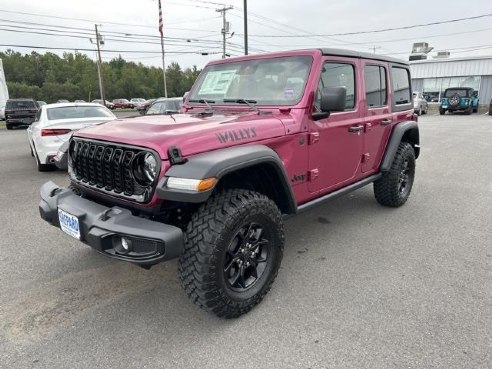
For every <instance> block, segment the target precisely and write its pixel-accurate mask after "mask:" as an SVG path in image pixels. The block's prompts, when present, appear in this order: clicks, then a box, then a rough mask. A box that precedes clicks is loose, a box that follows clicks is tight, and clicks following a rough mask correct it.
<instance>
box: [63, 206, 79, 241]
mask: <svg viewBox="0 0 492 369" xmlns="http://www.w3.org/2000/svg"><path fill="white" fill-rule="evenodd" d="M58 219H59V220H60V228H61V229H62V231H63V232H65V233H66V234H68V235H69V236H72V237H73V238H76V239H78V240H80V225H79V218H77V217H76V216H74V215H72V214H70V213H67V212H66V211H63V210H61V209H58Z"/></svg>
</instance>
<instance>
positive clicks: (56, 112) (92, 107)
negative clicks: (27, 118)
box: [27, 103, 116, 172]
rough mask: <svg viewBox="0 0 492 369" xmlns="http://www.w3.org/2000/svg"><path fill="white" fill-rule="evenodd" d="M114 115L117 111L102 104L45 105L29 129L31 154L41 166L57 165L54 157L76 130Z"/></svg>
mask: <svg viewBox="0 0 492 369" xmlns="http://www.w3.org/2000/svg"><path fill="white" fill-rule="evenodd" d="M114 119H116V117H115V115H114V114H113V113H112V112H111V111H109V110H108V109H107V108H105V107H104V106H101V105H99V104H91V103H85V104H75V103H65V104H48V105H43V106H42V107H41V109H40V110H39V111H38V113H37V114H36V120H35V122H34V123H33V124H32V125H31V126H30V127H29V128H28V130H27V137H28V140H29V145H30V146H31V154H32V155H33V156H34V158H35V160H36V165H37V167H38V170H39V171H40V172H44V171H48V170H52V169H54V161H53V157H54V156H55V155H56V154H57V152H58V149H59V148H60V146H61V145H62V144H63V143H64V142H65V141H67V140H68V139H69V138H70V137H71V135H72V133H73V132H75V131H78V130H79V129H81V128H84V127H89V126H92V125H94V124H99V123H102V122H107V121H110V120H114Z"/></svg>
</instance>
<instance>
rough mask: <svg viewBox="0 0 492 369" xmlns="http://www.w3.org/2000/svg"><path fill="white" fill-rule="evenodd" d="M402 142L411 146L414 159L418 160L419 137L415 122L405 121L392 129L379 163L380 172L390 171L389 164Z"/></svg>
mask: <svg viewBox="0 0 492 369" xmlns="http://www.w3.org/2000/svg"><path fill="white" fill-rule="evenodd" d="M402 141H405V142H408V143H410V144H411V145H412V146H413V149H414V151H415V158H418V157H419V155H420V137H419V126H418V125H417V122H414V121H406V122H402V123H399V124H397V125H396V126H395V128H393V132H391V136H390V139H389V141H388V145H387V146H386V152H385V153H384V156H383V160H382V162H381V172H387V171H388V170H390V168H391V163H393V159H394V157H395V155H396V151H397V150H398V146H399V145H400V142H402Z"/></svg>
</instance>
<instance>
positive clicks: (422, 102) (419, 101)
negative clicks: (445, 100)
mask: <svg viewBox="0 0 492 369" xmlns="http://www.w3.org/2000/svg"><path fill="white" fill-rule="evenodd" d="M412 96H413V110H414V111H415V113H417V114H418V115H422V114H427V110H428V103H427V100H426V99H425V98H424V96H423V95H422V92H414V93H413V95H412Z"/></svg>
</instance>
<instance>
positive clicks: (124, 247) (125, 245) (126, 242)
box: [121, 237, 132, 251]
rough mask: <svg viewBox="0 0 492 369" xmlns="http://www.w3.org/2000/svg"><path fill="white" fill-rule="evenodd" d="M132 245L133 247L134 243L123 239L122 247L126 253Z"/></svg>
mask: <svg viewBox="0 0 492 369" xmlns="http://www.w3.org/2000/svg"><path fill="white" fill-rule="evenodd" d="M131 245H132V241H130V240H129V239H126V238H125V237H121V246H122V247H123V249H124V250H125V251H128V250H130V247H131Z"/></svg>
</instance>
